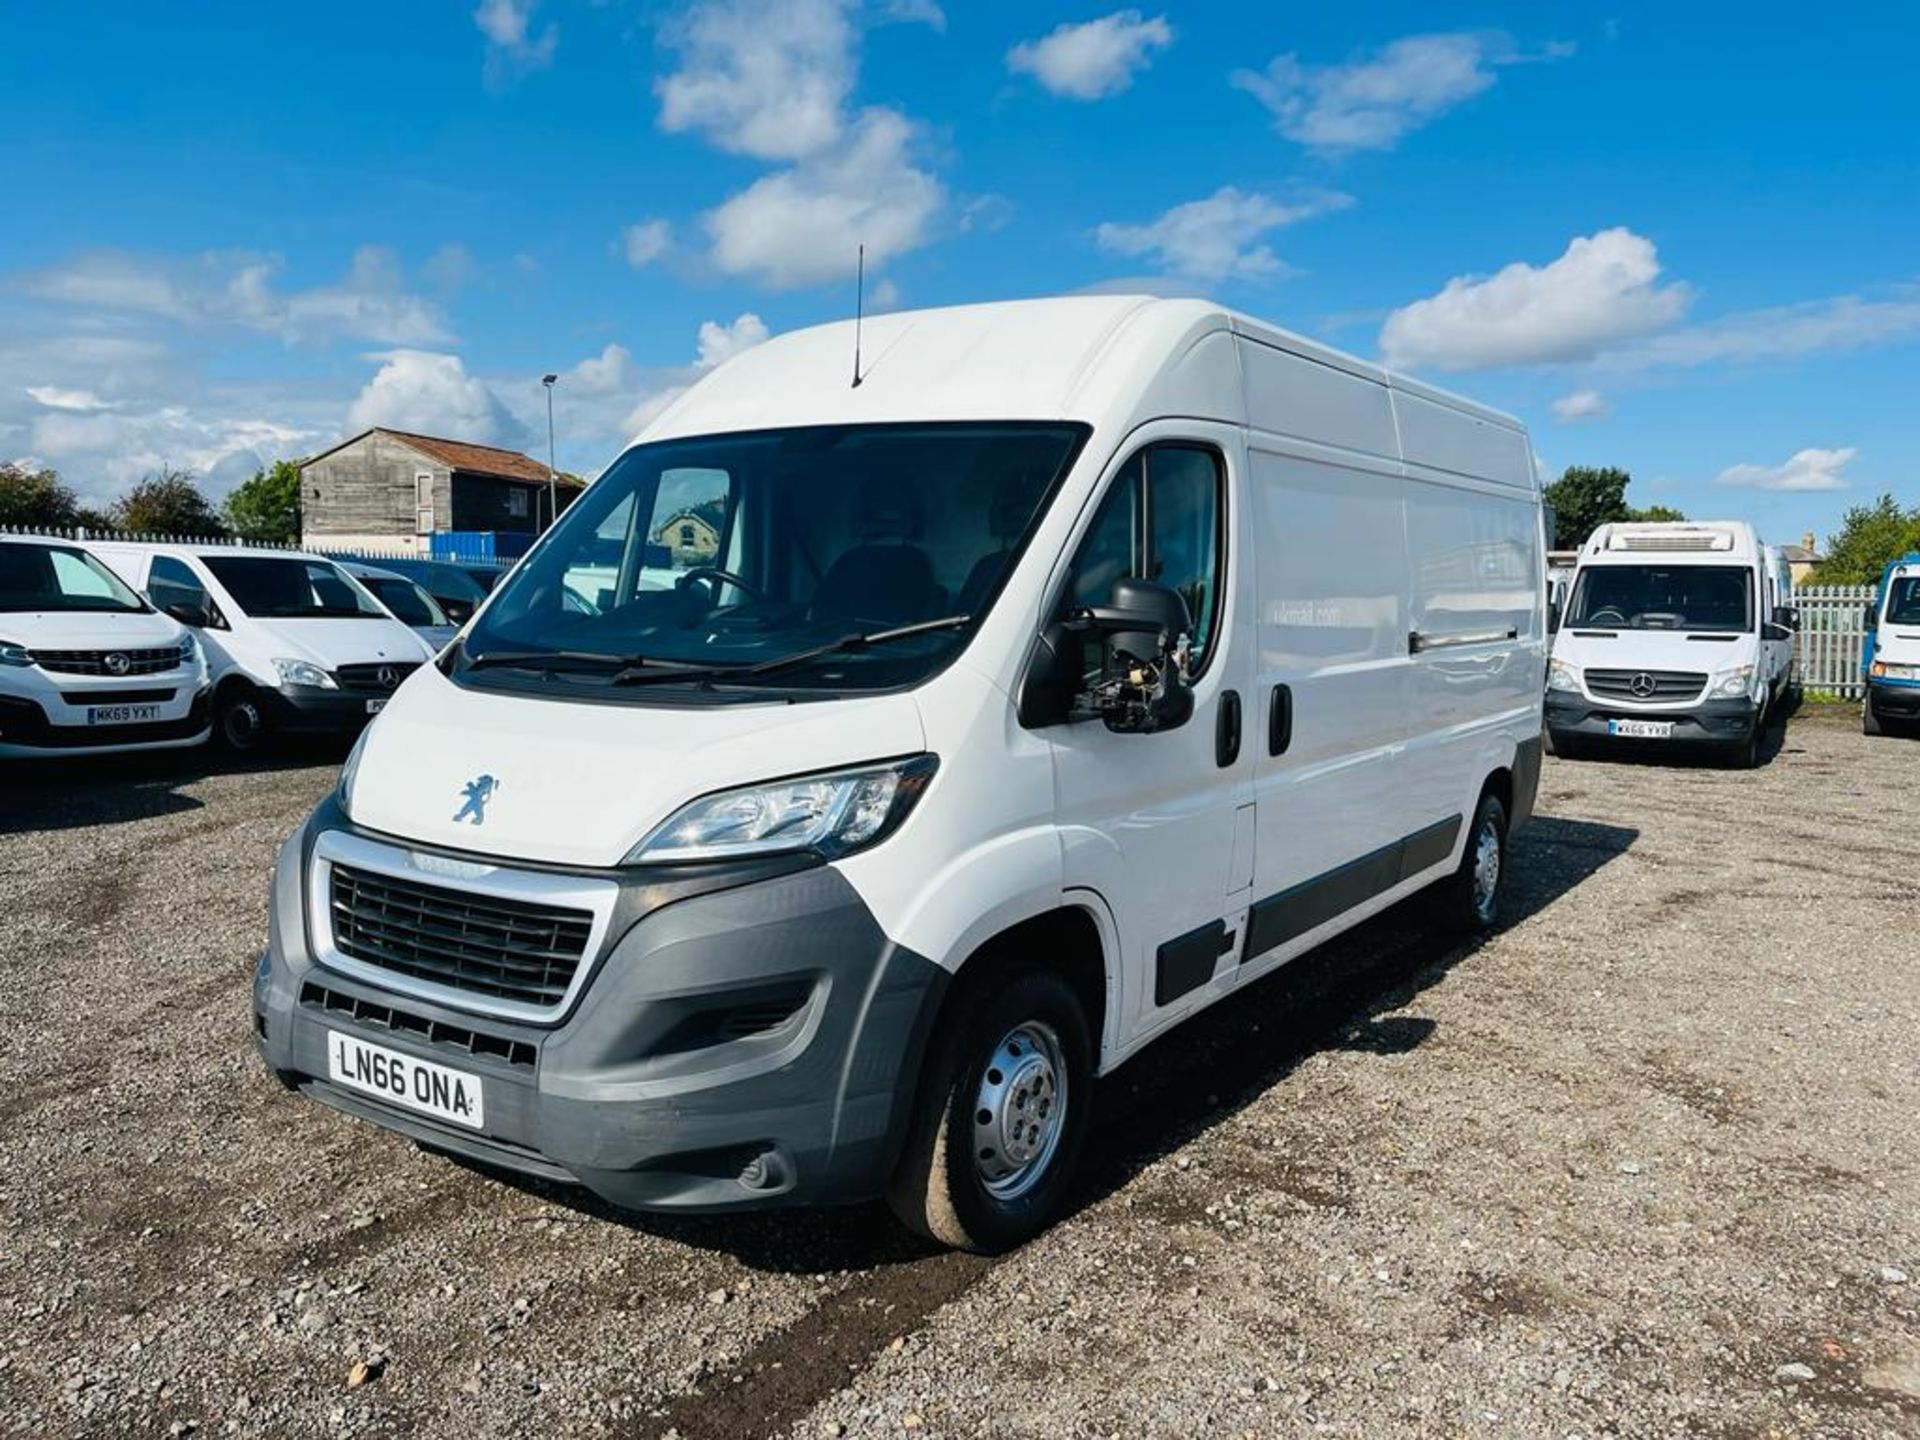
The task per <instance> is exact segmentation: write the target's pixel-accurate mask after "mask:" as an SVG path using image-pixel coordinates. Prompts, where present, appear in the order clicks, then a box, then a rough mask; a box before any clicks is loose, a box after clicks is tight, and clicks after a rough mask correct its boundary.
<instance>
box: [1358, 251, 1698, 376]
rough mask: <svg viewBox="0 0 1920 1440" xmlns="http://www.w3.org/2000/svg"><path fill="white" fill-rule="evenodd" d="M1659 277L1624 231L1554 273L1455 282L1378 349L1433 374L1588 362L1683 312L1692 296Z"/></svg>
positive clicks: (1517, 269) (1650, 254) (1563, 261)
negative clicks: (1446, 371) (1665, 283)
mask: <svg viewBox="0 0 1920 1440" xmlns="http://www.w3.org/2000/svg"><path fill="white" fill-rule="evenodd" d="M1659 277H1660V260H1659V257H1658V255H1657V254H1656V253H1655V251H1654V246H1653V242H1652V241H1650V240H1648V239H1646V238H1644V237H1643V236H1640V235H1636V234H1634V233H1633V232H1632V231H1631V230H1628V229H1626V228H1624V227H1616V228H1615V229H1612V230H1602V231H1600V232H1599V233H1598V234H1596V235H1588V236H1581V237H1578V238H1576V239H1575V240H1573V241H1572V242H1571V243H1570V244H1569V245H1568V246H1567V249H1566V253H1565V254H1563V255H1562V256H1561V257H1560V258H1559V259H1557V260H1555V261H1553V262H1552V263H1550V264H1548V265H1544V266H1540V267H1538V268H1536V267H1534V266H1532V265H1528V264H1526V263H1524V262H1521V261H1515V262H1514V263H1513V264H1511V265H1508V266H1507V267H1506V268H1505V269H1503V270H1501V271H1500V272H1499V273H1498V274H1495V275H1492V276H1486V277H1480V276H1468V275H1462V276H1456V277H1455V278H1454V279H1452V280H1449V281H1448V282H1447V284H1446V287H1445V288H1444V289H1443V290H1441V292H1440V293H1439V294H1438V295H1434V296H1431V297H1429V298H1428V299H1425V300H1417V301H1415V302H1414V303H1413V304H1411V305H1408V306H1405V307H1403V308H1401V309H1399V310H1395V311H1394V312H1393V313H1392V314H1391V315H1389V316H1388V317H1387V322H1386V324H1385V325H1384V326H1383V327H1382V329H1381V331H1380V347H1381V350H1382V351H1383V353H1384V354H1385V355H1386V358H1387V363H1388V364H1389V365H1392V366H1396V367H1409V368H1410V367H1420V366H1426V367H1430V368H1432V369H1436V370H1485V369H1493V368H1496V367H1499V366H1505V365H1531V364H1541V363H1553V362H1571V361H1580V360H1590V359H1592V358H1593V357H1594V356H1595V355H1597V354H1598V353H1599V352H1600V351H1602V350H1603V349H1605V348H1607V347H1608V346H1610V345H1614V344H1616V343H1618V342H1620V341H1623V340H1628V339H1632V338H1635V337H1638V336H1642V335H1647V334H1650V333H1652V332H1653V331H1656V330H1660V329H1662V328H1664V327H1666V326H1668V325H1670V324H1672V323H1673V322H1674V321H1676V320H1678V319H1679V318H1680V316H1681V315H1682V314H1683V313H1684V312H1685V310H1686V308H1687V306H1688V304H1689V303H1690V302H1691V301H1692V298H1693V293H1692V291H1691V290H1690V289H1689V288H1688V287H1687V286H1686V285H1684V284H1681V283H1678V282H1675V283H1673V284H1669V285H1661V284H1659V283H1658V281H1659Z"/></svg>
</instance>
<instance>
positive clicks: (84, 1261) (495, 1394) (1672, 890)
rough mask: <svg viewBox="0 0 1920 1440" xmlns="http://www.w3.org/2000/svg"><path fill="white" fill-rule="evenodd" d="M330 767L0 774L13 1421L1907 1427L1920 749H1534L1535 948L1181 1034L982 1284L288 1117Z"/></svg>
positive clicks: (949, 1269) (1, 1119)
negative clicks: (285, 856)
mask: <svg viewBox="0 0 1920 1440" xmlns="http://www.w3.org/2000/svg"><path fill="white" fill-rule="evenodd" d="M338 759H339V757H338V755H331V756H327V755H319V756H304V757H295V758H294V759H291V760H288V761H285V762H283V763H279V764H276V765H274V766H272V767H269V768H258V769H253V770H247V771H238V772H236V771H233V770H231V769H228V770H222V769H220V768H218V767H217V766H209V765H208V764H207V763H206V762H205V761H203V760H200V759H197V758H189V759H185V760H141V761H129V762H119V763H111V762H105V761H103V762H99V763H97V764H94V765H91V766H89V767H88V768H86V769H85V770H77V771H76V770H67V769H56V768H54V767H38V768H23V767H14V768H13V769H11V770H6V771H0V1016H4V1019H5V1026H4V1034H5V1035H6V1037H7V1041H8V1043H7V1044H6V1046H5V1047H4V1049H0V1430H5V1431H10V1432H13V1433H22V1434H25V1433H33V1434H54V1435H60V1434H166V1433H173V1434H183V1433H188V1432H189V1431H197V1432H198V1433H201V1434H219V1433H234V1434H246V1435H272V1436H283V1435H329V1434H342V1433H353V1434H400V1433H406V1434H414V1435H433V1436H440V1435H447V1436H459V1437H462V1440H475V1437H481V1436H493V1435H524V1434H529V1433H552V1434H610V1435H617V1436H637V1437H647V1440H653V1437H659V1436H663V1435H667V1434H669V1433H677V1434H678V1436H680V1437H681V1440H731V1437H745V1436H759V1435H787V1434H791V1435H795V1436H809V1437H811V1436H825V1435H845V1436H868V1435H885V1436H897V1435H900V1434H903V1433H914V1432H917V1433H923V1434H926V1435H929V1436H939V1435H983V1436H994V1437H1002V1436H1035V1437H1040V1436H1047V1437H1051V1436H1082V1435H1084V1436H1105V1435H1122V1436H1130V1437H1131V1436H1161V1435H1202V1434H1204V1435H1242V1434H1249V1435H1260V1436H1267V1435H1306V1434H1313V1435H1320V1434H1330V1435H1352V1436H1369V1437H1373V1436H1392V1435H1487V1434H1499V1435H1520V1436H1536V1435H1537V1436H1552V1437H1559V1440H1564V1437H1569V1436H1581V1437H1597V1436H1603V1435H1620V1436H1643V1435H1697V1436H1726V1437H1743V1440H1744V1437H1755V1440H1758V1437H1763V1436H1813V1435H1820V1436H1896V1435H1904V1436H1915V1435H1920V1143H1917V1140H1916V1129H1915V1116H1916V1115H1920V1038H1917V1037H1920V984H1916V983H1915V981H1914V977H1913V957H1914V937H1915V935H1916V933H1920V899H1917V898H1916V895H1917V893H1920V887H1916V883H1915V869H1914V862H1913V859H1912V854H1913V848H1912V844H1911V837H1912V836H1913V835H1914V834H1916V833H1920V783H1917V782H1920V744H1916V743H1901V742H1899V741H1892V740H1888V741H1878V742H1868V741H1866V740H1863V739H1862V737H1861V736H1860V735H1859V734H1858V730H1857V722H1855V721H1853V720H1852V718H1851V717H1850V716H1849V715H1847V714H1832V715H1820V714H1816V713H1814V712H1812V711H1809V712H1805V713H1803V714H1802V715H1801V716H1800V717H1797V718H1796V720H1795V721H1794V724H1793V727H1792V729H1791V731H1790V733H1789V735H1788V736H1787V737H1786V739H1785V740H1784V741H1783V742H1782V743H1781V745H1780V746H1779V748H1778V752H1777V753H1775V754H1773V755H1772V756H1771V758H1770V761H1769V763H1768V764H1767V765H1766V766H1765V767H1764V768H1763V769H1761V770H1759V771H1757V772H1754V773H1748V774H1741V773H1734V772H1727V771H1719V770H1713V769H1706V768H1696V767H1691V766H1684V767H1682V766H1666V765H1657V764H1635V763H1596V762H1584V763H1573V762H1562V761H1556V760H1550V761H1549V762H1548V765H1547V773H1546V776H1545V780H1544V782H1543V793H1542V797H1541V801H1542V804H1541V809H1542V816H1543V818H1541V819H1540V820H1538V821H1537V822H1536V823H1535V824H1534V826H1533V827H1532V828H1531V829H1529V830H1528V831H1527V832H1526V833H1525V834H1524V836H1522V837H1521V838H1520V839H1519V841H1518V842H1517V844H1516V848H1515V854H1514V856H1513V871H1512V881H1513V890H1512V892H1511V895H1510V901H1511V910H1512V913H1513V915H1514V917H1515V918H1514V919H1513V921H1512V923H1511V924H1510V925H1509V926H1508V927H1507V928H1506V929H1505V930H1503V931H1502V932H1501V933H1499V934H1498V935H1496V936H1494V937H1493V938H1491V939H1489V940H1487V941H1485V942H1484V943H1482V944H1480V945H1478V946H1475V947H1472V948H1469V949H1464V950H1463V949H1461V948H1458V947H1454V948H1447V947H1444V946H1442V945H1441V944H1439V943H1438V942H1436V941H1435V940H1433V939H1430V938H1428V937H1427V936H1426V935H1424V934H1423V933H1422V932H1421V930H1420V928H1419V927H1418V924H1417V921H1416V920H1415V919H1414V918H1413V917H1411V916H1409V915H1406V914H1400V913H1396V914H1393V915H1389V916H1386V917H1383V918H1382V919H1381V920H1380V921H1377V922H1375V923H1374V924H1372V925H1369V926H1367V927H1364V928H1363V929H1362V930H1361V931H1360V932H1358V933H1356V934H1355V935H1353V936H1350V937H1348V938H1347V939H1345V940H1343V941H1341V942H1339V943H1337V944H1335V945H1334V946H1332V947H1329V948H1328V949H1326V950H1324V951H1322V952H1319V953H1317V954H1316V955H1314V956H1310V957H1307V958H1306V959H1304V960H1302V961H1300V962H1298V963H1297V964H1295V965H1294V966H1292V967H1290V968H1289V970H1288V972H1287V973H1286V974H1284V975H1281V976H1279V977H1276V978H1274V979H1273V980H1270V981H1267V982H1263V983H1262V984H1260V985H1258V986H1255V987H1253V988H1252V989H1250V990H1249V991H1247V992H1245V993H1243V994H1242V995H1241V996H1239V997H1237V998H1236V1001H1235V1003H1234V1004H1233V1005H1232V1006H1231V1007H1228V1009H1229V1010H1230V1011H1231V1013H1228V1014H1220V1015H1209V1016H1207V1017H1203V1018H1202V1019H1201V1020H1199V1021H1198V1022H1196V1023H1195V1024H1193V1025H1190V1026H1188V1027H1187V1028H1186V1029H1185V1030H1183V1031H1182V1032H1181V1033H1179V1034H1177V1035H1175V1036H1173V1037H1172V1038H1170V1039H1168V1040H1166V1041H1163V1042H1162V1043H1160V1044H1159V1045H1158V1046H1156V1047H1155V1048H1154V1050H1153V1051H1151V1052H1150V1053H1149V1054H1147V1055H1146V1056H1144V1057H1142V1058H1141V1059H1140V1060H1138V1061H1136V1062H1135V1063H1133V1064H1131V1065H1130V1066H1128V1067H1127V1069H1126V1070H1124V1071H1122V1072H1121V1074H1120V1075H1118V1076H1116V1077H1115V1078H1114V1079H1113V1081H1112V1082H1111V1083H1109V1084H1108V1086H1107V1087H1106V1089H1105V1092H1104V1094H1103V1096H1102V1102H1101V1103H1102V1118H1101V1122H1100V1126H1099V1130H1098V1132H1097V1134H1096V1137H1095V1140H1094V1143H1093V1144H1092V1146H1091V1147H1090V1149H1089V1155H1088V1160H1089V1173H1088V1176H1087V1182H1086V1185H1085V1187H1084V1189H1083V1192H1082V1196H1081V1204H1080V1208H1079V1210H1078V1212H1077V1213H1076V1214H1075V1215H1074V1216H1072V1217H1071V1218H1070V1219H1068V1220H1067V1221H1066V1222H1065V1223H1063V1224H1061V1225H1060V1226H1059V1227H1057V1228H1056V1229H1055V1230H1054V1231H1052V1232H1051V1233H1049V1234H1048V1235H1046V1236H1044V1237H1042V1238H1041V1239H1040V1240H1039V1241H1037V1242H1036V1243H1034V1244H1033V1245H1031V1246H1029V1247H1028V1248H1026V1249H1025V1250H1023V1251H1021V1252H1019V1253H1017V1254H1015V1255H1012V1256H1008V1257H1005V1258H1002V1259H1000V1260H998V1261H987V1260H980V1259H977V1258H974V1257H969V1256H958V1255H937V1254H930V1253H928V1252H926V1251H925V1250H922V1249H919V1248H917V1247H915V1246H914V1245H912V1244H910V1243H908V1242H907V1241H905V1240H904V1239H901V1238H899V1237H898V1235H897V1233H896V1232H895V1231H894V1230H892V1228H891V1227H890V1225H889V1223H888V1221H887V1220H886V1218H885V1216H884V1214H883V1213H881V1212H878V1211H876V1210H871V1209H863V1210H857V1211H846V1212H834V1213H826V1214H813V1215H806V1214H801V1215H783V1216H772V1217H764V1218H758V1219H748V1220H738V1221H730V1222H720V1221H701V1222H687V1221H678V1222H675V1221H663V1220H648V1219H644V1218H642V1219H635V1218H632V1217H621V1216H618V1215H614V1214H610V1213H608V1212H606V1211H605V1210H604V1209H602V1208H600V1207H598V1206H597V1205H595V1204H593V1203H591V1202H590V1201H587V1200H584V1199H583V1198H581V1197H580V1196H578V1195H576V1194H573V1193H570V1192H567V1191H564V1190H557V1189H551V1190H550V1189H543V1188H540V1187H537V1186H532V1185H524V1184H515V1183H512V1182H509V1181H506V1180H502V1179H500V1178H498V1177H494V1176H489V1175H485V1174H482V1173H479V1172H477V1171H474V1170H470V1169H466V1168H463V1167H461V1166H459V1165H457V1164H455V1163H453V1162H450V1161H448V1160H445V1159H442V1158H437V1157H434V1156H431V1155H428V1154H426V1153H424V1152H421V1151H418V1150H416V1149H414V1148H413V1147H412V1146H411V1145H409V1144H407V1143H406V1142H404V1141H402V1140H400V1139H399V1138H398V1137H396V1136H393V1135H390V1134H387V1133H385V1132H383V1131H379V1130H377V1129H374V1128H371V1127H368V1126H365V1125H361V1124H358V1123H356V1122H354V1121H352V1120H349V1119H347V1118H345V1117H343V1116H340V1115H337V1114H335V1113H333V1112H331V1111H329V1110H326V1109H324V1108H322V1107H320V1106H317V1105H313V1104H311V1103H308V1102H305V1101H302V1100H300V1099H298V1098H297V1097H293V1096H289V1095H287V1094H285V1093H283V1092H282V1091H281V1090H280V1089H279V1088H278V1087H277V1086H276V1085H275V1084H274V1083H273V1082H272V1080H271V1079H269V1078H268V1077H267V1076H266V1075H265V1074H264V1072H263V1071H262V1070H261V1069H260V1067H259V1065H258V1064H257V1062H256V1061H255V1059H254V1057H253V1052H252V1047H251V1044H250V1042H249V1040H248V1036H247V987H248V974H249V967H250V965H251V963H252V959H253V956H254V954H255V953H256V952H257V950H258V949H259V947H260V946H261V944H262V943H263V941H264V938H265V919H264V910H263V893H264V888H265V885H266V882H267V876H268V870H269V867H270V864H271V861H272V857H273V854H274V851H275V849H276V847H277V845H278V843H279V841H280V839H281V838H282V837H283V836H284V835H285V834H287V832H288V831H289V830H290V829H291V828H292V827H293V825H294V824H295V823H296V821H297V820H298V818H299V817H300V816H301V815H302V814H303V813H304V812H305V811H306V810H307V808H308V807H309V806H310V805H311V804H312V803H313V802H314V801H315V799H316V798H317V797H318V796H319V795H320V794H321V793H322V792H323V791H324V790H325V788H326V786H327V785H328V784H329V783H331V780H332V776H333V769H334V766H335V765H337V763H338ZM1909 1276H1911V1277H1913V1278H1911V1279H1910V1278H1909Z"/></svg>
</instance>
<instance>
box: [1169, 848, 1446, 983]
mask: <svg viewBox="0 0 1920 1440" xmlns="http://www.w3.org/2000/svg"><path fill="white" fill-rule="evenodd" d="M1463 820H1464V817H1462V816H1459V815H1454V816H1451V817H1449V818H1448V819H1445V820H1439V821H1435V822H1434V823H1433V824H1431V825H1427V826H1424V827H1422V828H1421V829H1419V830H1416V831H1414V832H1413V834H1411V835H1408V836H1406V837H1405V838H1403V839H1400V840H1396V841H1394V842H1393V843H1392V844H1391V845H1383V846H1381V847H1380V848H1379V849H1378V850H1375V851H1373V852H1371V853H1370V854H1366V855H1362V856H1361V857H1360V858H1359V859H1357V860H1349V861H1348V862H1347V863H1346V864H1344V865H1340V866H1336V867H1335V868H1334V869H1332V870H1329V871H1327V872H1326V873H1325V874H1324V875H1316V876H1314V878H1313V879H1311V880H1303V881H1301V882H1300V883H1299V884H1298V885H1295V886H1292V887H1291V888H1289V889H1286V890H1282V891H1280V892H1279V893H1278V894H1276V895H1269V896H1268V897H1267V898H1266V899H1264V900H1256V901H1255V902H1254V903H1253V907H1252V909H1251V910H1250V911H1249V912H1248V914H1247V948H1246V949H1245V950H1244V951H1242V952H1241V956H1240V959H1241V962H1242V963H1243V964H1244V963H1245V962H1246V961H1248V960H1251V959H1254V958H1255V957H1256V956H1260V955H1264V954H1266V952H1267V951H1269V950H1272V949H1274V948H1275V947H1276V946H1280V945H1284V944H1286V943H1287V941H1289V940H1291V939H1293V938H1294V937H1296V936H1299V935H1304V934H1306V933H1307V931H1309V930H1312V929H1315V928H1316V927H1318V926H1321V925H1324V924H1326V923H1327V921H1329V920H1332V919H1334V918H1335V917H1336V916H1340V915H1344V914H1345V913H1346V912H1347V911H1349V910H1351V909H1353V907H1354V906H1356V905H1364V904H1365V903H1366V902H1367V901H1369V900H1371V899H1373V897H1374V896H1376V895H1379V894H1382V893H1384V892H1385V891H1388V890H1391V889H1392V888H1393V887H1394V886H1396V885H1398V884H1399V883H1400V882H1401V881H1403V880H1406V879H1409V878H1411V877H1412V876H1414V875H1417V874H1419V873H1420V872H1421V871H1422V870H1425V869H1428V868H1429V867H1431V866H1434V865H1438V864H1439V863H1440V862H1441V861H1442V860H1445V859H1446V858H1447V857H1448V856H1449V855H1451V854H1452V853H1453V846H1454V842H1455V841H1457V840H1458V839H1459V838H1460V826H1461V824H1462V823H1463ZM1182 938H1183V939H1184V938H1185V937H1182ZM1175 943H1177V942H1175Z"/></svg>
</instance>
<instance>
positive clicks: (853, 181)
mask: <svg viewBox="0 0 1920 1440" xmlns="http://www.w3.org/2000/svg"><path fill="white" fill-rule="evenodd" d="M913 138H914V129H913V125H912V122H910V121H909V120H908V119H907V118H906V117H905V116H904V115H901V114H900V113H899V112H897V111H894V110H886V109H881V108H875V109H871V110H867V111H864V112H862V113H861V114H860V116H859V117H858V118H857V120H856V121H855V122H854V124H853V128H852V129H851V131H849V132H848V134H847V135H846V137H845V140H844V143H842V144H838V145H836V146H834V147H832V148H831V149H829V150H827V151H825V152H821V153H817V154H814V155H811V156H809V157H808V158H806V159H804V160H802V161H800V162H799V163H798V164H796V165H794V166H792V167H790V168H788V169H785V170H780V171H776V172H775V173H773V174H771V175H765V176H762V177H761V178H760V179H758V180H756V181H754V182H753V184H751V185H749V186H748V187H747V188H746V189H745V190H742V191H741V192H740V193H739V194H737V195H734V196H732V197H731V198H730V199H728V200H726V201H725V202H723V203H722V204H721V205H720V206H718V207H717V208H716V209H714V210H712V211H709V212H708V213H707V215H706V216H704V217H703V219H702V224H703V225H704V226H705V227H706V231H707V235H708V237H709V239H710V240H711V241H712V248H711V251H710V252H709V253H710V258H711V260H712V261H713V263H714V264H715V265H716V266H717V267H718V268H719V269H720V270H722V271H724V272H725V273H726V274H729V275H738V276H748V277H751V278H753V279H756V280H758V281H760V282H761V283H763V284H765V285H768V286H771V287H772V288H774V289H776V290H792V289H797V288H799V287H801V286H806V285H818V284H821V283H823V282H826V281H829V280H839V279H847V278H851V277H852V275H853V273H854V268H855V263H854V262H855V253H856V249H857V247H858V246H860V245H862V244H864V245H865V246H866V247H867V265H868V267H869V268H870V269H873V268H877V267H879V266H882V265H884V264H885V263H886V262H887V261H888V260H890V259H892V258H894V257H896V256H898V255H902V254H905V253H906V252H907V251H910V250H914V249H917V248H918V247H919V246H921V245H924V244H925V243H926V242H927V240H928V238H929V236H930V233H931V230H932V226H933V221H934V218H935V216H936V215H937V214H938V213H939V211H940V208H941V206H942V205H943V204H944V203H945V201H946V191H945V187H943V186H942V185H941V184H940V182H939V181H938V180H937V179H935V178H934V177H933V176H932V175H930V174H929V173H927V172H926V171H924V170H921V169H919V168H918V167H917V166H915V165H914V164H913V162H912V159H911V155H910V149H911V146H912V142H913Z"/></svg>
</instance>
